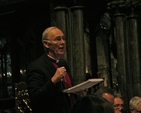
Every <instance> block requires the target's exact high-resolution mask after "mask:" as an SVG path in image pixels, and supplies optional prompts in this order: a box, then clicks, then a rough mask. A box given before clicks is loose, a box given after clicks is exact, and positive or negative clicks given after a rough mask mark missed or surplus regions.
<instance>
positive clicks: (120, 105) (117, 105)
mask: <svg viewBox="0 0 141 113" xmlns="http://www.w3.org/2000/svg"><path fill="white" fill-rule="evenodd" d="M113 106H114V108H119V107H123V104H115V105H113Z"/></svg>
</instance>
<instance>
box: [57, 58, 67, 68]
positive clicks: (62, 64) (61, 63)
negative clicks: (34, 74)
mask: <svg viewBox="0 0 141 113" xmlns="http://www.w3.org/2000/svg"><path fill="white" fill-rule="evenodd" d="M63 66H64V67H65V68H66V71H68V64H67V62H66V60H64V59H60V60H59V62H58V67H63Z"/></svg>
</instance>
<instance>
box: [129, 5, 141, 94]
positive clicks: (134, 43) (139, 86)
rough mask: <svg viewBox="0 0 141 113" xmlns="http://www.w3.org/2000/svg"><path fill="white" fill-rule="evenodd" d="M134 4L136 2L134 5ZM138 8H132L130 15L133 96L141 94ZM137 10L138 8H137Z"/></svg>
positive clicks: (130, 61) (130, 60)
mask: <svg viewBox="0 0 141 113" xmlns="http://www.w3.org/2000/svg"><path fill="white" fill-rule="evenodd" d="M132 6H134V4H133V5H132ZM135 10H136V8H135V7H132V8H131V14H130V15H129V16H128V18H127V19H128V48H129V66H130V75H131V78H128V79H131V80H132V86H133V87H132V90H133V96H135V95H141V56H140V51H141V48H140V47H141V46H140V41H139V31H138V30H139V29H138V25H139V23H138V19H139V18H138V14H135V12H134V11H135ZM136 11H137V10H136Z"/></svg>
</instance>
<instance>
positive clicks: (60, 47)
mask: <svg viewBox="0 0 141 113" xmlns="http://www.w3.org/2000/svg"><path fill="white" fill-rule="evenodd" d="M47 48H48V49H49V53H48V54H49V55H50V56H52V57H54V58H56V59H59V58H60V57H61V56H62V55H64V52H65V39H64V34H63V32H62V31H61V30H59V29H57V28H55V29H52V30H51V31H50V34H49V43H48V46H47Z"/></svg>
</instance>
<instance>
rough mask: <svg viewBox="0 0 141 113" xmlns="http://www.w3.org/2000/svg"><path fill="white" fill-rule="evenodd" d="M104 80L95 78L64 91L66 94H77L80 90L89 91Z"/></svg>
mask: <svg viewBox="0 0 141 113" xmlns="http://www.w3.org/2000/svg"><path fill="white" fill-rule="evenodd" d="M102 81H103V79H102V78H94V79H88V80H87V81H84V82H82V83H80V84H78V85H75V86H73V87H70V88H68V89H65V90H63V92H64V93H75V92H77V91H80V90H85V89H88V88H90V87H92V86H94V85H96V84H98V83H100V82H102Z"/></svg>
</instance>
